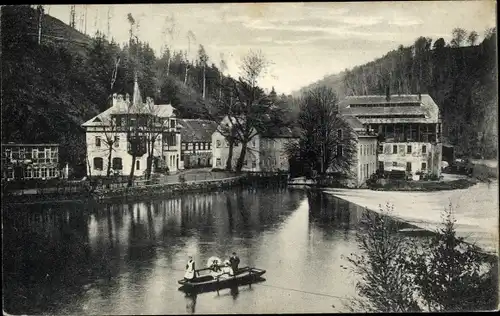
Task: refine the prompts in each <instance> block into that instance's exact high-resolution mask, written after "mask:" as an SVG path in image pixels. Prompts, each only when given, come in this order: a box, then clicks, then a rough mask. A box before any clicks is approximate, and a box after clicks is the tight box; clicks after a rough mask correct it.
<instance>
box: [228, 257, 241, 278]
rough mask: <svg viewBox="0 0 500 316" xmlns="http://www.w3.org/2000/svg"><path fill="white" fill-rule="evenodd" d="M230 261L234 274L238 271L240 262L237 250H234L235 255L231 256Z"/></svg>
mask: <svg viewBox="0 0 500 316" xmlns="http://www.w3.org/2000/svg"><path fill="white" fill-rule="evenodd" d="M229 262H230V264H231V269H233V274H236V273H237V272H238V265H239V264H240V258H238V256H237V255H236V252H233V255H232V256H231V258H229Z"/></svg>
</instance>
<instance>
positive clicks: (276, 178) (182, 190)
mask: <svg viewBox="0 0 500 316" xmlns="http://www.w3.org/2000/svg"><path fill="white" fill-rule="evenodd" d="M269 184H270V185H278V186H279V185H281V184H286V178H285V177H283V176H281V175H267V176H263V175H252V174H243V175H235V176H233V177H228V178H222V179H220V178H216V179H208V180H195V181H177V182H172V183H158V184H150V185H138V186H132V187H126V186H125V187H111V188H106V187H105V186H100V187H98V188H96V189H95V190H93V191H91V192H89V191H75V192H73V193H70V194H61V193H59V192H58V191H57V190H55V191H50V190H46V191H45V192H44V193H43V194H25V195H8V194H7V195H5V194H4V195H2V204H8V205H20V204H35V203H51V202H69V201H82V200H83V201H85V200H88V201H97V202H105V201H117V200H120V201H127V202H131V201H137V200H141V199H145V198H152V197H165V198H168V197H175V196H178V195H182V194H186V193H196V192H211V191H214V190H221V189H227V188H232V187H240V186H243V187H246V186H252V187H254V186H255V187H256V186H261V185H269Z"/></svg>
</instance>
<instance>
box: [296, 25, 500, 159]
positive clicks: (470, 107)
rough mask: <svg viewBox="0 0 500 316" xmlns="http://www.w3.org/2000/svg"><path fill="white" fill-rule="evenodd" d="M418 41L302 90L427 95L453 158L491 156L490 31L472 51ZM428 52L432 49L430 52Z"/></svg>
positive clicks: (494, 132)
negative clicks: (320, 88) (454, 150)
mask: <svg viewBox="0 0 500 316" xmlns="http://www.w3.org/2000/svg"><path fill="white" fill-rule="evenodd" d="M431 44H432V40H431V39H430V38H424V37H420V38H419V39H417V41H416V42H415V44H414V45H413V46H411V47H403V46H400V47H399V48H398V49H397V50H394V51H391V52H389V53H387V54H386V55H385V56H383V57H381V58H378V59H376V60H374V61H372V62H369V63H367V64H364V65H360V66H357V67H354V68H353V69H351V70H349V71H346V72H344V73H341V74H336V75H330V76H327V77H325V78H324V79H322V80H319V81H318V82H316V83H314V84H312V85H310V86H308V87H305V88H302V89H301V90H300V91H299V93H303V92H304V91H307V90H308V89H310V88H311V87H314V86H318V85H326V86H329V87H332V88H333V89H335V90H336V91H337V93H338V95H339V97H340V98H342V97H343V96H345V95H369V94H385V93H386V89H387V88H389V90H390V91H391V93H399V94H415V93H418V92H421V93H428V94H430V95H431V96H432V98H433V99H434V100H435V101H436V103H437V104H438V106H439V107H440V110H441V115H442V119H443V134H444V136H445V137H447V140H448V141H449V142H450V143H452V144H453V145H455V146H456V148H457V151H458V153H463V154H466V155H469V154H480V155H484V156H486V157H496V155H497V152H498V129H497V122H498V103H497V61H496V54H497V49H496V30H493V31H492V32H491V33H490V34H489V36H487V37H486V38H485V40H484V41H483V42H482V43H480V44H479V45H477V46H469V47H450V46H447V45H446V44H445V42H444V40H443V39H442V38H441V39H438V40H437V41H435V42H434V45H432V46H431ZM431 47H432V48H431Z"/></svg>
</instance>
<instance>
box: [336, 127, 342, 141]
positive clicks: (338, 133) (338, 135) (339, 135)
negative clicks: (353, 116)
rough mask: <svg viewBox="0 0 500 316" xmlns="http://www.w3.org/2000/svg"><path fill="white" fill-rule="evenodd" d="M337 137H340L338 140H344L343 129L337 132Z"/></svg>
mask: <svg viewBox="0 0 500 316" xmlns="http://www.w3.org/2000/svg"><path fill="white" fill-rule="evenodd" d="M337 137H338V139H342V130H341V129H338V130H337Z"/></svg>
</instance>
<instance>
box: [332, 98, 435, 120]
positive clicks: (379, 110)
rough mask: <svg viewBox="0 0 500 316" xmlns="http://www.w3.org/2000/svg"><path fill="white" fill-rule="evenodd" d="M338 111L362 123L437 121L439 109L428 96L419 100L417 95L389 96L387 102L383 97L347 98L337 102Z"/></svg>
mask: <svg viewBox="0 0 500 316" xmlns="http://www.w3.org/2000/svg"><path fill="white" fill-rule="evenodd" d="M360 105H364V106H360ZM339 111H340V112H341V113H342V114H344V115H352V116H356V117H357V118H359V119H360V120H361V121H363V122H364V123H385V122H386V121H387V120H397V121H398V122H415V123H419V122H420V123H437V122H438V121H439V107H438V106H437V104H436V103H435V102H434V100H433V99H432V98H431V96H430V95H428V94H422V95H421V97H420V98H419V96H418V95H391V97H390V100H389V101H387V100H386V96H385V95H364V96H348V97H346V98H345V99H344V100H342V101H341V102H339Z"/></svg>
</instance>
